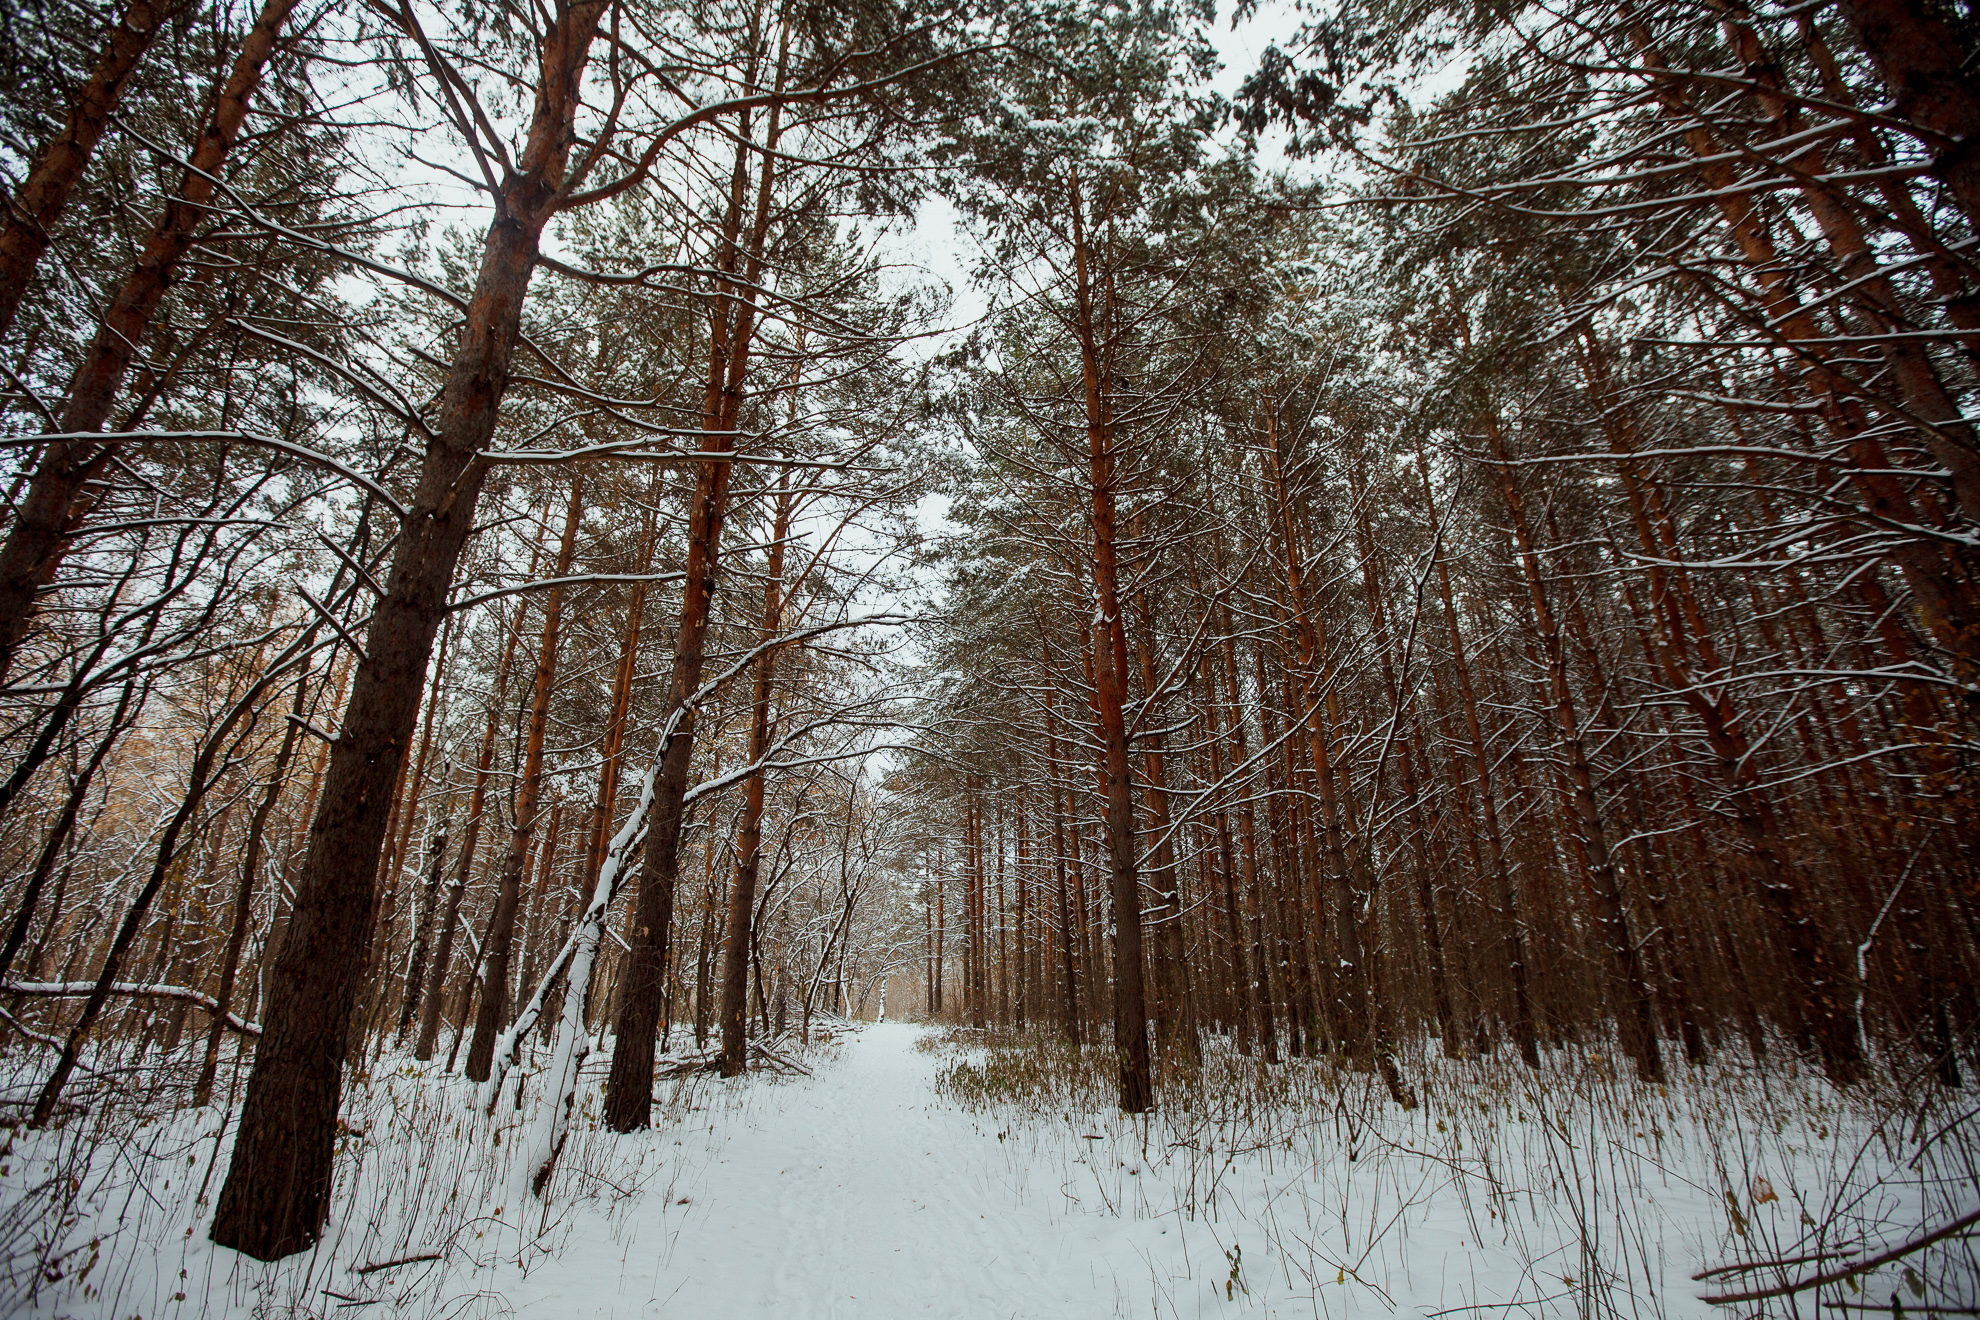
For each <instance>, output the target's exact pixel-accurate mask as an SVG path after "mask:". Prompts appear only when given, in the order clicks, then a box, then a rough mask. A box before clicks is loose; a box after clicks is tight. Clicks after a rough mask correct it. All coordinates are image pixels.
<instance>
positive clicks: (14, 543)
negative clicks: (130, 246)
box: [0, 0, 296, 676]
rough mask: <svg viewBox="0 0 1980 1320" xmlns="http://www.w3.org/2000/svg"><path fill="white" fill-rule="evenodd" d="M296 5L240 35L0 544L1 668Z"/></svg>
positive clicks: (83, 503) (90, 481)
mask: <svg viewBox="0 0 1980 1320" xmlns="http://www.w3.org/2000/svg"><path fill="white" fill-rule="evenodd" d="M295 6H296V0H265V3H264V4H263V5H262V8H261V13H260V14H259V15H258V16H257V17H256V19H255V22H254V27H253V28H252V29H250V30H249V32H248V34H247V37H246V39H245V40H244V41H242V43H241V52H240V54H239V55H238V56H236V57H235V60H234V66H233V70H232V71H231V72H230V73H229V75H228V77H227V83H226V86H225V87H223V88H222V89H221V92H220V96H219V99H218V101H216V102H215V104H214V108H213V115H212V118H210V119H209V120H207V122H206V125H205V127H204V128H202V129H201V130H200V135H199V141H198V142H197V143H196V144H195V145H194V147H193V151H192V157H191V164H190V168H188V169H187V170H186V173H185V177H184V179H183V180H182V181H181V182H180V184H179V191H178V192H177V193H176V194H175V195H174V196H173V198H172V200H171V201H170V202H168V203H166V205H165V211H164V214H163V215H161V216H159V218H158V223H157V224H156V225H154V226H153V227H152V230H151V234H150V236H149V237H148V238H147V239H146V240H145V244H144V247H143V249H142V250H141V251H140V252H139V254H138V260H137V265H136V266H134V267H133V268H132V270H131V273H130V275H129V276H128V277H127V278H126V279H125V280H124V283H123V286H122V287H121V288H120V289H118V291H117V296H116V298H115V299H113V300H112V301H111V303H110V308H109V310H108V311H106V312H105V313H104V314H103V324H102V326H101V328H99V329H98V331H97V334H96V338H95V340H94V341H92V342H91V344H90V346H89V352H88V354H87V355H85V356H84V358H83V361H82V365H81V366H79V367H78V368H77V369H76V374H75V378H74V382H73V383H72V385H71V386H70V390H69V401H68V406H67V407H66V408H65V409H64V410H63V413H62V422H61V432H60V435H59V436H58V437H57V438H55V439H52V440H51V441H50V442H49V444H48V447H47V448H46V449H45V450H43V451H42V455H41V462H40V465H39V466H38V467H37V468H36V469H35V474H34V479H33V481H31V482H30V483H29V485H28V491H27V495H26V497H25V498H24V499H23V500H22V501H21V504H20V507H19V508H18V509H17V510H16V511H15V517H14V527H13V530H12V531H10V532H9V533H8V534H7V540H6V543H5V545H4V546H0V676H4V675H5V674H6V672H7V670H8V668H9V667H11V666H12V664H13V661H14V656H15V653H16V652H18V651H19V650H20V646H21V642H22V641H23V640H24V639H25V638H26V636H27V629H28V624H29V622H30V620H31V619H32V618H33V616H34V607H35V597H36V596H37V595H38V594H39V593H40V591H41V589H42V588H43V587H45V586H47V585H48V583H49V581H50V580H51V579H52V578H53V577H54V575H55V570H56V568H57V567H58V566H59V565H60V564H61V562H62V556H63V555H65V554H66V553H68V546H69V536H70V534H71V533H73V532H74V530H75V528H76V526H77V525H78V523H80V522H81V520H82V519H83V518H84V517H86V516H87V515H88V513H89V509H90V507H91V505H92V504H93V502H94V499H95V493H94V492H95V491H96V490H97V486H96V484H95V483H96V479H97V477H98V476H99V475H100V474H101V473H102V471H103V469H104V466H105V465H106V464H107V463H108V462H109V460H110V455H111V453H112V452H113V449H114V446H113V445H110V444H106V443H104V442H103V441H101V440H99V439H97V438H96V433H97V432H99V431H101V430H102V429H103V426H104V423H106V422H107V421H109V419H110V410H111V408H112V407H113V406H114V405H115V404H116V401H117V394H118V391H119V389H120V388H121V387H122V386H123V383H124V376H125V374H126V373H127V372H128V371H129V370H130V365H131V362H132V360H133V359H134V358H135V357H136V356H137V354H138V350H139V348H140V346H141V345H142V344H143V343H144V338H145V331H146V330H147V329H148V328H149V327H150V325H151V318H152V315H153V314H154V313H155V312H156V311H157V310H158V304H159V303H160V302H161V301H162V300H163V299H164V297H165V291H166V289H168V288H169V287H170V286H171V283H172V281H173V279H174V278H175V276H176V275H177V273H178V269H179V265H180V263H181V262H182V261H184V259H185V256H186V254H187V253H188V252H189V251H191V249H192V245H193V235H194V233H195V232H196V231H197V230H198V228H199V226H200V225H201V224H202V223H204V222H205V221H206V219H207V217H208V216H209V215H210V214H211V203H212V199H213V193H214V190H215V188H216V186H217V176H218V174H219V171H220V168H221V166H222V165H223V164H225V162H226V159H227V155H228V153H229V152H230V151H232V150H233V147H234V142H235V140H236V139H237V138H239V136H240V133H241V126H242V125H243V124H244V123H245V122H246V120H247V113H248V104H249V102H250V101H252V100H253V98H254V93H255V90H256V89H257V88H258V87H259V86H260V85H261V75H262V72H263V70H264V68H265V67H266V65H267V63H268V60H269V57H270V56H272V55H273V54H274V53H275V47H276V45H277V43H278V40H279V38H280V36H281V32H282V27H283V25H284V24H286V23H287V22H288V20H289V12H290V11H291V10H292V9H294V8H295ZM105 113H106V114H107V113H108V111H107V108H106V110H105ZM78 168H80V167H78Z"/></svg>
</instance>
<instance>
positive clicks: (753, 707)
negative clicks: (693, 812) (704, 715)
mask: <svg viewBox="0 0 1980 1320" xmlns="http://www.w3.org/2000/svg"><path fill="white" fill-rule="evenodd" d="M789 486H790V469H788V468H786V469H784V472H783V474H782V475H781V476H780V478H779V483H778V491H777V504H776V512H775V514H774V515H773V516H772V518H771V522H770V562H769V564H768V565H767V566H766V568H765V581H764V586H763V627H762V630H761V631H760V632H759V633H758V635H757V644H758V645H759V646H761V647H763V648H764V651H763V654H761V655H759V656H758V657H757V658H756V692H755V695H754V697H753V699H752V701H751V703H750V719H749V763H750V764H751V765H757V763H758V762H760V761H762V760H763V758H764V757H766V756H768V755H769V753H770V737H771V726H770V702H771V696H772V693H773V692H774V691H775V684H776V674H777V652H776V649H775V648H774V647H772V646H771V645H770V643H771V642H772V641H773V640H774V639H775V638H776V636H777V631H778V629H779V628H781V627H782V626H783V616H784V598H783V586H784V539H785V537H786V536H787V535H788V534H789V532H790V526H791V504H792V500H791V495H790V492H789ZM767 778H768V775H767V773H766V772H765V771H764V770H763V769H762V768H761V767H760V766H759V767H758V768H757V769H755V770H753V771H751V772H750V776H749V778H748V779H747V780H746V781H744V784H743V811H742V819H741V821H740V822H739V823H738V824H737V826H736V878H735V882H734V884H733V885H732V886H731V887H730V890H729V921H728V932H727V935H726V938H725V939H724V941H723V945H722V1009H721V1016H722V1053H721V1057H720V1059H719V1060H718V1061H717V1071H718V1072H720V1073H721V1075H722V1076H724V1077H734V1076H736V1075H737V1074H739V1073H741V1072H743V1071H745V1070H746V1069H747V1068H748V1067H749V1043H748V1041H747V1040H746V1039H745V1038H744V1033H743V1007H744V1005H743V998H744V990H745V988H746V987H745V984H744V979H743V977H744V971H745V968H744V966H743V962H744V958H745V956H746V955H747V954H748V952H749V949H750V947H751V940H752V938H753V936H754V932H755V926H754V923H753V918H754V915H755V912H756V876H757V868H758V865H759V863H760V861H761V859H762V853H763V790H764V782H765V780H766V779H767Z"/></svg>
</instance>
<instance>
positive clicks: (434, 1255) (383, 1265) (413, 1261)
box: [351, 1251, 440, 1274]
mask: <svg viewBox="0 0 1980 1320" xmlns="http://www.w3.org/2000/svg"><path fill="white" fill-rule="evenodd" d="M439 1259H440V1253H439V1252H437V1251H429V1252H425V1253H424V1254H422V1255H418V1256H401V1257H399V1258H398V1259H397V1260H381V1261H379V1262H377V1263H376V1264H372V1265H362V1266H359V1267H358V1268H357V1269H355V1270H352V1271H351V1273H353V1274H375V1273H377V1272H378V1271H379V1270H389V1269H391V1268H392V1267H393V1266H394V1265H417V1264H418V1263H419V1262H420V1261H423V1260H439Z"/></svg>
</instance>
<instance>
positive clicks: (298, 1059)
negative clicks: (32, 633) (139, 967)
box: [212, 0, 605, 1260]
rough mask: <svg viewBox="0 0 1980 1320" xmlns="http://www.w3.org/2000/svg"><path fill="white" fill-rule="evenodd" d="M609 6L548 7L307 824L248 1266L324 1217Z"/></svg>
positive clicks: (246, 1206) (253, 1167) (254, 1153)
mask: <svg viewBox="0 0 1980 1320" xmlns="http://www.w3.org/2000/svg"><path fill="white" fill-rule="evenodd" d="M277 2H278V3H279V0H277ZM604 8H605V4H604V0H577V2H576V3H571V4H568V5H560V6H559V12H558V14H557V18H556V21H555V23H554V25H553V26H552V27H551V28H550V29H549V31H548V32H547V33H546V34H545V37H544V41H543V46H542V55H541V60H542V78H541V81H540V83H539V85H538V89H537V99H536V104H535V109H534V114H533V117H532V121H531V124H530V129H529V137H528V140H527V142H526V143H525V145H524V147H523V150H522V153H521V155H520V158H519V159H518V162H517V166H516V169H515V172H514V173H513V174H511V175H510V177H509V178H508V179H507V181H506V182H505V185H504V188H503V193H502V196H501V198H500V200H499V206H498V211H499V214H498V218H497V219H496V221H495V222H494V223H493V224H491V225H490V226H489V230H488V236H487V239H486V240H485V242H484V244H483V248H482V260H481V267H480V271H479V273H478V275H477V277H476V282H475V292H474V297H473V298H472V300H471V301H470V303H469V307H468V313H467V317H466V320H465V322H464V324H463V325H462V328H461V339H460V344H459V347H458V348H457V350H456V352H455V355H454V361H453V363H452V365H451V367H450V368H449V370H448V372H447V377H446V382H445V385H444V386H443V388H442V390H441V395H440V404H439V416H438V424H437V425H436V427H435V429H434V433H433V437H432V439H431V440H430V441H429V443H428V445H427V448H426V454H425V458H424V461H423V462H422V464H421V469H420V477H419V483H418V487H417V489H416V491H415V493H414V496H413V499H412V502H411V507H410V508H409V510H408V511H407V515H406V517H405V518H404V520H403V521H402V523H401V525H400V530H399V538H398V546H397V551H396V553H395V555H394V557H393V563H392V572H391V575H390V577H389V579H388V581H387V585H386V591H385V595H384V597H383V598H382V599H381V600H380V601H379V602H378V605H377V609H376V612H375V613H374V614H373V616H372V624H371V629H370V632H369V634H368V636H367V639H366V646H365V650H366V656H365V658H364V659H363V660H362V661H360V662H359V664H358V670H357V676H356V680H355V682H354V683H353V685H352V691H351V698H350V705H349V707H348V709H347V710H346V712H345V716H344V721H343V728H342V731H341V733H340V734H339V736H338V739H337V745H336V747H335V748H334V749H333V751H332V753H331V757H330V768H329V773H328V775H327V777H326V780H325V784H324V791H323V798H322V801H321V803H320V804H319V805H318V808H317V813H316V820H315V823H314V824H313V825H312V827H311V829H310V846H309V857H308V861H307V863H306V865H305V869H304V873H303V878H302V883H301V885H300V886H299V888H298V892H297V895H296V901H295V907H294V910H293V912H292V914H291V917H290V925H289V933H288V937H287V938H286V939H285V940H284V941H283V945H282V950H281V953H280V954H279V955H278V957H277V959H276V963H275V967H274V975H273V978H272V984H271V990H270V994H269V998H268V1009H267V1013H266V1015H265V1017H266V1022H265V1024H264V1027H263V1035H262V1039H261V1044H260V1047H259V1049H258V1050H257V1051H256V1056H255V1063H254V1071H253V1072H252V1073H251V1074H249V1077H248V1085H247V1097H246V1101H245V1103H244V1106H243V1108H242V1111H241V1120H240V1127H239V1129H238V1134H237V1136H236V1138H235V1143H234V1155H233V1162H232V1164H231V1165H230V1166H229V1168H228V1172H227V1180H226V1182H225V1184H224V1185H223V1186H222V1187H221V1189H220V1196H219V1202H218V1205H217V1208H216V1210H215V1212H214V1218H213V1228H212V1237H213V1240H214V1241H215V1242H217V1243H219V1244H220V1245H222V1246H228V1247H233V1248H234V1249H236V1250H238V1251H242V1252H245V1253H246V1254H248V1255H250V1256H254V1257H256V1258H258V1259H261V1260H275V1259H278V1258H280V1257H283V1256H287V1255H291V1254H293V1253H295V1252H298V1251H305V1250H307V1249H308V1248H309V1247H310V1246H311V1245H313V1244H314V1243H315V1241H316V1239H317V1236H318V1234H319V1233H320V1232H321V1230H322V1227H323V1223H324V1220H325V1217H326V1216H327V1215H328V1213H329V1194H330V1162H331V1155H332V1151H333V1148H334V1145H335V1141H336V1127H337V1107H338V1101H339V1098H340V1095H341V1090H342V1079H341V1076H340V1072H339V1069H340V1064H341V1062H342V1056H343V1043H344V1038H345V1034H346V1032H347V1030H348V1028H349V1024H350V1014H351V1007H352V1003H353V1001H354V999H355V998H356V989H357V987H356V985H355V977H356V973H357V970H358V963H359V960H360V958H361V957H362V954H363V950H362V947H361V946H362V942H363V938H364V932H365V930H366V928H367V927H368V925H369V924H370V920H371V907H372V899H373V894H372V881H373V877H374V875H375V873H376V870H377V865H378V853H379V849H380V846H381V845H382V844H383V842H384V829H385V817H386V813H387V812H388V811H389V810H390V806H391V804H390V802H389V800H388V799H389V798H390V796H391V790H392V780H393V779H394V778H395V777H396V774H397V771H398V763H399V760H400V759H401V758H400V752H401V749H402V748H403V746H404V744H405V741H406V739H407V738H409V737H410V736H411V734H412V731H413V727H414V724H415V723H416V721H417V718H418V714H419V695H420V687H421V682H420V680H421V679H422V678H423V677H424V676H425V670H426V665H427V661H428V659H429V658H430V657H431V655H432V653H433V636H434V633H435V632H436V631H437V630H438V628H439V624H440V618H441V615H442V614H443V613H445V610H446V600H447V593H448V591H449V589H450V588H451V586H452V583H453V577H454V567H455V564H456V563H457V562H458V560H459V558H460V552H461V548H462V546H463V545H464V544H465V543H466V541H467V537H468V534H469V533H470V532H471V531H472V530H473V527H474V510H475V505H476V503H477V501H478V499H479V496H480V494H481V487H482V483H483V481H484V480H485V479H486V476H487V472H488V468H487V465H486V463H485V462H484V461H482V460H481V459H480V458H479V457H478V455H480V454H481V453H482V452H483V451H484V450H486V449H487V448H488V445H489V442H490V441H491V440H492V439H493V437H494V432H495V421H496V411H497V407H498V405H499V404H500V402H501V399H502V394H503V392H504V390H505V389H506V388H507V386H508V381H509V363H510V358H511V355H512V353H513V351H514V348H515V344H516V339H517V336H518V334H519V333H520V330H521V325H522V304H523V297H524V294H525V293H526V291H527V290H528V287H529V279H530V275H531V273H532V272H533V271H534V270H535V266H536V259H537V244H538V240H539V238H540V236H541V235H542V232H543V228H544V226H545V225H546V224H547V223H548V222H549V220H550V217H551V215H552V213H553V211H554V210H555V204H556V201H557V195H558V193H557V190H558V188H559V186H560V185H561V184H562V182H563V177H564V166H565V161H566V159H567V157H568V154H569V151H570V147H571V142H572V135H573V131H574V130H573V121H574V118H575V115H576V110H577V102H578V89H579V83H580V82H581V80H582V75H583V71H584V66H585V63H586V60H587V59H588V57H589V54H590V49H591V43H592V39H593V37H594V35H595V34H596V31H597V26H598V20H599V17H600V15H601V14H602V13H603V12H604Z"/></svg>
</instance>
